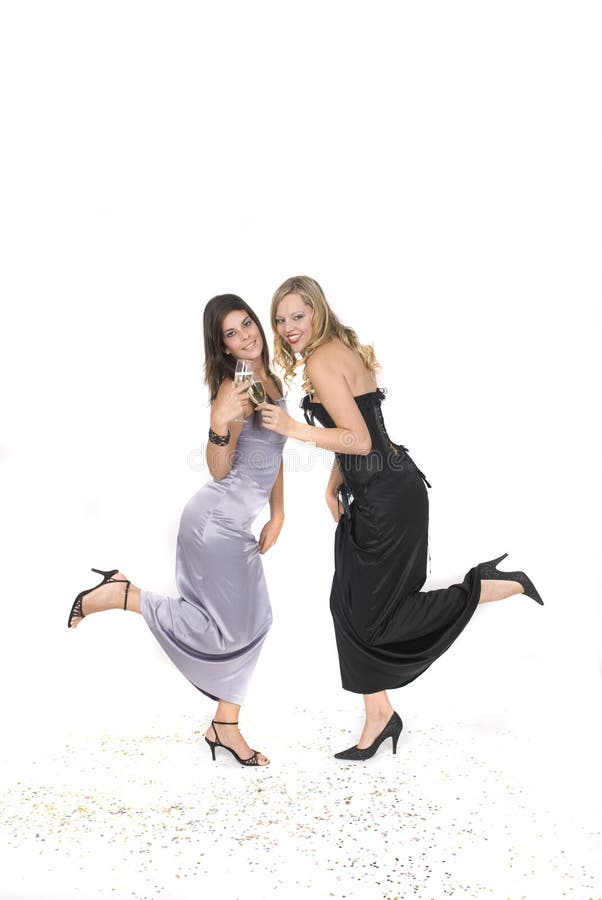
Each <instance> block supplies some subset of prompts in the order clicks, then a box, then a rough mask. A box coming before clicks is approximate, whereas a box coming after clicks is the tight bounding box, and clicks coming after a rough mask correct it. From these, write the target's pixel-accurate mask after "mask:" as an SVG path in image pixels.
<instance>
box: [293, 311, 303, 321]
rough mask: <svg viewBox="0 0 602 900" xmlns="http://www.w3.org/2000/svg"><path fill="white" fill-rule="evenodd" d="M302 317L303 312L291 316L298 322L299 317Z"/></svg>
mask: <svg viewBox="0 0 602 900" xmlns="http://www.w3.org/2000/svg"><path fill="white" fill-rule="evenodd" d="M304 317H305V313H297V314H296V315H294V316H293V319H294V320H295V322H298V321H299V319H303V318H304Z"/></svg>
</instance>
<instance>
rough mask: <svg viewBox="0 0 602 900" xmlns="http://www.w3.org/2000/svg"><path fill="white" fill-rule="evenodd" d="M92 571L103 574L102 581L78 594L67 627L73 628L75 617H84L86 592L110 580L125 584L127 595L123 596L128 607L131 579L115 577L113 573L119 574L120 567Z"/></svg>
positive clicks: (89, 592)
mask: <svg viewBox="0 0 602 900" xmlns="http://www.w3.org/2000/svg"><path fill="white" fill-rule="evenodd" d="M90 571H92V572H97V573H98V575H102V576H103V577H102V581H101V582H100V583H99V584H96V585H94V587H91V588H88V590H87V591H82V592H81V593H80V594H78V595H77V597H76V598H75V600H74V601H73V606H72V607H71V612H70V613H69V618H68V619H67V628H71V622H72V621H73V619H83V618H85V616H84V610H83V607H82V601H83V599H84V597H85V596H86V594H91V593H92V591H95V590H96V588H99V587H102V586H103V584H108V583H109V582H114V583H119V584H125V596H124V598H123V608H124V609H127V606H128V591H129V589H130V584H131V582H130V581H127V580H126V579H125V578H113V575H117V572H118V571H119V569H110V570H109V571H108V572H105V571H104V569H91V570H90Z"/></svg>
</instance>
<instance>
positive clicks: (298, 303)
mask: <svg viewBox="0 0 602 900" xmlns="http://www.w3.org/2000/svg"><path fill="white" fill-rule="evenodd" d="M312 318H313V310H312V309H310V307H309V306H307V305H306V304H305V303H304V301H303V298H302V297H301V295H300V294H287V295H286V297H283V298H282V300H281V301H280V303H279V304H278V306H277V308H276V316H275V323H276V331H277V332H278V334H279V335H280V337H281V338H282V340H283V341H286V343H287V344H289V345H290V347H291V350H292V351H293V353H303V351H304V350H305V348H306V347H307V345H308V344H309V343H310V341H311V331H312V325H311V322H312Z"/></svg>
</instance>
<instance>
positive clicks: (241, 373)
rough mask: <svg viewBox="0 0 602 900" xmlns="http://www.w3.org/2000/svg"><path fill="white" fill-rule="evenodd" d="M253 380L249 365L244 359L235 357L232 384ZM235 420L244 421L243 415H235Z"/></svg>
mask: <svg viewBox="0 0 602 900" xmlns="http://www.w3.org/2000/svg"><path fill="white" fill-rule="evenodd" d="M252 380H253V369H252V368H251V366H250V365H249V363H248V362H247V360H246V359H237V360H236V369H235V370H234V384H235V385H237V386H238V385H239V384H242V383H243V382H244V381H252ZM234 421H235V422H244V421H245V417H244V416H237V417H236V418H235V419H234Z"/></svg>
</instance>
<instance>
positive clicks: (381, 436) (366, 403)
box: [301, 388, 407, 490]
mask: <svg viewBox="0 0 602 900" xmlns="http://www.w3.org/2000/svg"><path fill="white" fill-rule="evenodd" d="M384 399H385V392H384V391H382V390H380V388H377V390H375V391H370V392H369V393H367V394H359V395H358V396H356V397H354V400H355V402H356V403H357V405H358V407H359V410H360V412H361V414H362V417H363V419H364V421H365V423H366V425H367V427H368V431H369V432H370V437H371V439H372V449H371V451H370V453H368V454H367V455H365V456H361V455H359V454H351V453H337V454H336V457H337V459H338V461H339V466H340V467H341V472H342V474H343V477H344V479H345V482H346V484H347V485H348V487H349V488H351V490H353V488H355V487H358V486H359V485H363V484H366V482H368V481H369V480H370V479H371V478H372V477H373V476H374V475H375V474H376V473H377V472H382V471H383V469H387V468H395V467H396V466H397V465H399V463H400V461H401V460H402V459H404V458H405V457H407V448H406V447H402V446H401V445H399V444H394V443H393V441H392V440H391V438H390V437H389V435H388V434H387V429H386V427H385V422H384V419H383V414H382V410H381V401H382V400H384ZM301 408H302V409H303V413H304V415H305V421H306V422H307V423H308V425H315V420H317V421H318V422H319V423H320V425H323V426H324V428H336V424H335V423H334V422H333V420H332V419H331V417H330V415H329V414H328V412H327V410H326V408H325V407H324V406H323V405H322V404H321V403H315V402H314V401H312V400H311V399H310V396H309V394H306V395H305V397H304V398H303V400H302V402H301Z"/></svg>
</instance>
